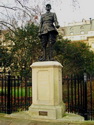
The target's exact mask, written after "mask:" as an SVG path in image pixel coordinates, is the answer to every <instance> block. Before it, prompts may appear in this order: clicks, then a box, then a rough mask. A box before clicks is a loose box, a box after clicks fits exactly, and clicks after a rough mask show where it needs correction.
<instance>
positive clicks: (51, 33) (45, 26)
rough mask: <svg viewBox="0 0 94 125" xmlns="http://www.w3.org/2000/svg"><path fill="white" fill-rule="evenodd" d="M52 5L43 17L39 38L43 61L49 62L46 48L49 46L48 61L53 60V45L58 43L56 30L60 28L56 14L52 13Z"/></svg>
mask: <svg viewBox="0 0 94 125" xmlns="http://www.w3.org/2000/svg"><path fill="white" fill-rule="evenodd" d="M50 10H51V5H50V4H47V5H46V11H47V12H46V13H45V14H43V15H42V16H41V20H40V26H39V37H40V39H41V42H42V47H43V57H42V58H41V59H40V60H41V61H46V60H47V52H46V47H47V46H48V48H49V50H48V60H53V45H54V43H55V42H56V37H57V35H58V32H57V30H56V28H59V25H58V21H57V17H56V14H55V13H52V12H50Z"/></svg>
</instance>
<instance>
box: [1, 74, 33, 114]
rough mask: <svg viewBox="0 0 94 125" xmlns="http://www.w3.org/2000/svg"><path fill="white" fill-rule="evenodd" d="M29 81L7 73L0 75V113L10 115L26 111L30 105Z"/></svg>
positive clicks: (30, 90) (30, 88)
mask: <svg viewBox="0 0 94 125" xmlns="http://www.w3.org/2000/svg"><path fill="white" fill-rule="evenodd" d="M28 82H29V84H28ZM30 82H31V80H30V81H27V80H25V79H23V78H22V77H21V76H12V75H11V74H10V72H9V73H0V112H1V113H7V114H11V113H12V112H17V111H21V110H27V109H28V107H29V106H30V105H31V103H32V87H31V83H30Z"/></svg>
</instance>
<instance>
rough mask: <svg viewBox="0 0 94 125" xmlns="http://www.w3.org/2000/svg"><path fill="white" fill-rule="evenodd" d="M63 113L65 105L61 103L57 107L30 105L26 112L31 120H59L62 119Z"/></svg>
mask: <svg viewBox="0 0 94 125" xmlns="http://www.w3.org/2000/svg"><path fill="white" fill-rule="evenodd" d="M64 112H65V105H64V103H63V102H62V103H61V104H60V105H58V106H50V105H49V106H46V105H31V106H30V107H29V111H28V113H29V115H30V116H31V118H37V119H42V118H43V119H59V118H62V117H63V115H64Z"/></svg>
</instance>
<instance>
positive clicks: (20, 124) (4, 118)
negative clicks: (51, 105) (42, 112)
mask: <svg viewBox="0 0 94 125" xmlns="http://www.w3.org/2000/svg"><path fill="white" fill-rule="evenodd" d="M65 117H66V116H65ZM71 117H72V118H73V117H74V116H71ZM67 118H68V117H67ZM70 119H71V118H70ZM0 125H94V121H77V120H75V119H74V120H69V119H66V118H65V120H64V119H63V120H62V119H61V120H60V119H59V120H42V119H41V120H38V119H36V120H34V119H30V117H28V115H27V116H26V114H25V113H24V112H20V113H15V114H11V115H6V114H0Z"/></svg>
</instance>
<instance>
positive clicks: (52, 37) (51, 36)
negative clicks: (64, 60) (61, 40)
mask: <svg viewBox="0 0 94 125" xmlns="http://www.w3.org/2000/svg"><path fill="white" fill-rule="evenodd" d="M55 42H56V34H54V32H50V33H49V60H51V61H53V60H54V55H53V51H54V50H53V46H54V43H55Z"/></svg>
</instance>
